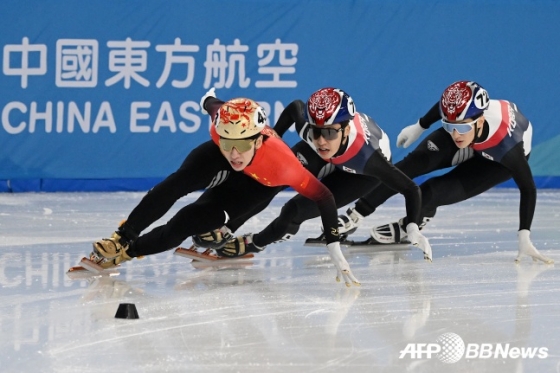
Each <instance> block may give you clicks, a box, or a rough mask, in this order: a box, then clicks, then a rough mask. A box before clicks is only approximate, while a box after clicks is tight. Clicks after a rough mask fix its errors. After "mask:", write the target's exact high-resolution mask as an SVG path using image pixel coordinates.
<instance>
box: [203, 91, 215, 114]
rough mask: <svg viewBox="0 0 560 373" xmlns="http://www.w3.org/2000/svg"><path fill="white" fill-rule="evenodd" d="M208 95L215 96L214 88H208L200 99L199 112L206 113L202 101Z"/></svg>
mask: <svg viewBox="0 0 560 373" xmlns="http://www.w3.org/2000/svg"><path fill="white" fill-rule="evenodd" d="M208 97H216V88H214V87H212V88H210V89H209V90H208V92H206V93H205V94H204V96H202V98H201V99H200V112H201V113H202V114H208V111H207V110H206V109H205V108H204V101H206V99H207V98H208Z"/></svg>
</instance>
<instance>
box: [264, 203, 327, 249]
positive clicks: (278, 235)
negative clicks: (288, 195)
mask: <svg viewBox="0 0 560 373" xmlns="http://www.w3.org/2000/svg"><path fill="white" fill-rule="evenodd" d="M319 215H320V213H319V208H318V207H317V204H316V203H315V202H314V201H312V200H310V199H308V198H305V197H303V196H301V195H299V194H298V195H297V196H295V197H294V198H292V199H291V200H289V201H288V202H287V203H286V204H285V205H284V207H282V210H281V211H280V215H279V216H278V217H277V218H276V219H274V220H273V221H272V222H271V223H270V224H269V225H268V226H267V227H266V228H264V229H263V230H262V231H261V232H259V233H257V234H255V235H253V242H254V243H255V245H257V246H259V247H265V246H266V245H268V244H271V243H273V242H275V241H279V240H281V239H283V238H284V236H285V235H286V234H290V235H294V234H296V233H297V231H298V230H299V226H300V225H301V223H303V222H304V221H306V220H308V219H312V218H316V217H317V216H319Z"/></svg>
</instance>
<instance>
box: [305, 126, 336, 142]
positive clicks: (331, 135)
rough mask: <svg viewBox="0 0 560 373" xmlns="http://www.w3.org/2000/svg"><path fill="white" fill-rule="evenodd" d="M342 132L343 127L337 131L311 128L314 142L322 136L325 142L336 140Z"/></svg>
mask: <svg viewBox="0 0 560 373" xmlns="http://www.w3.org/2000/svg"><path fill="white" fill-rule="evenodd" d="M342 130H343V128H342V127H340V128H338V129H335V128H328V127H316V126H311V136H313V140H318V139H319V137H321V136H323V138H324V139H325V140H334V139H336V138H337V136H338V133H339V132H340V131H342Z"/></svg>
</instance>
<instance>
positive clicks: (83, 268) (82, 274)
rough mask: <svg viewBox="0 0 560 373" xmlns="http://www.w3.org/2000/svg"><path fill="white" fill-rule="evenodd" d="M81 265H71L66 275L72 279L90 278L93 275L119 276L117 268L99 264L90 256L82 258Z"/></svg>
mask: <svg viewBox="0 0 560 373" xmlns="http://www.w3.org/2000/svg"><path fill="white" fill-rule="evenodd" d="M80 264H81V265H79V266H74V267H71V268H70V269H69V270H68V271H67V272H66V275H67V276H68V277H70V278H71V279H80V278H88V277H92V276H118V275H119V271H117V270H116V269H115V268H107V269H106V268H103V267H101V266H100V265H99V264H97V263H95V262H93V261H91V260H89V259H88V258H82V260H81V261H80Z"/></svg>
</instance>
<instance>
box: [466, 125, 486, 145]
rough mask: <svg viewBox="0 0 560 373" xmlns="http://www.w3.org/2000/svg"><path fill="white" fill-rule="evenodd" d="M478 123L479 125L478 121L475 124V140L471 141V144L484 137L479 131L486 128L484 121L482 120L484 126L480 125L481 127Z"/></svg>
mask: <svg viewBox="0 0 560 373" xmlns="http://www.w3.org/2000/svg"><path fill="white" fill-rule="evenodd" d="M477 125H478V121H477V122H476V124H475V128H474V138H473V141H472V142H471V143H470V145H469V146H472V145H473V144H474V143H476V142H477V141H478V140H480V139H481V138H482V136H480V135H479V133H480V132H482V131H483V130H484V122H482V126H480V128H479V127H478V126H477Z"/></svg>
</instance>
